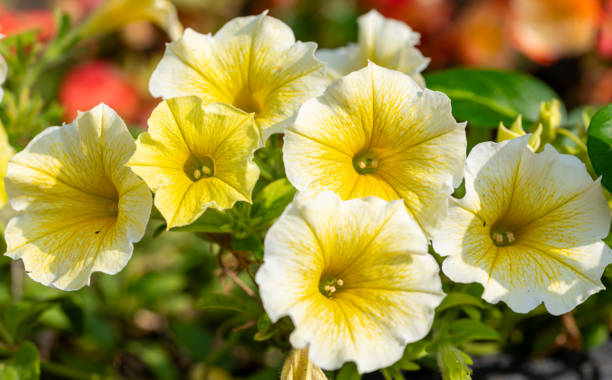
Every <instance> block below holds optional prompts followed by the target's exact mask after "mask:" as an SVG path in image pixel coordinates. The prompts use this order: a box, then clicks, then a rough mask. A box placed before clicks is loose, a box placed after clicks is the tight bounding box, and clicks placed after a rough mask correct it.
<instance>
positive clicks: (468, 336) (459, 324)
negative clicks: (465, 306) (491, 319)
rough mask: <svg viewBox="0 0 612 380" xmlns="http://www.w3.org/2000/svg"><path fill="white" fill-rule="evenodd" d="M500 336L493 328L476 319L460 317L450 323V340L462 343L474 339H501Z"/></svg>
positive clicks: (454, 342) (457, 343) (456, 343)
mask: <svg viewBox="0 0 612 380" xmlns="http://www.w3.org/2000/svg"><path fill="white" fill-rule="evenodd" d="M499 339H500V336H499V333H498V332H497V331H495V330H494V329H493V328H491V327H489V326H487V325H485V324H484V323H482V322H480V321H477V320H474V319H469V318H465V319H459V320H457V321H454V322H453V323H451V324H450V327H449V341H450V342H451V343H453V344H454V345H460V344H462V343H465V342H469V341H473V340H499Z"/></svg>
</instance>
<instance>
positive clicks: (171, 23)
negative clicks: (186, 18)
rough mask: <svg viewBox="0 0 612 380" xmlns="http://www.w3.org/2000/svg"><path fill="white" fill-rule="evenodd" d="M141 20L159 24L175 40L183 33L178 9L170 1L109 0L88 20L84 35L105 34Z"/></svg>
mask: <svg viewBox="0 0 612 380" xmlns="http://www.w3.org/2000/svg"><path fill="white" fill-rule="evenodd" d="M141 20H146V21H151V22H153V23H155V24H157V25H158V26H159V27H160V28H162V29H164V30H165V31H166V32H167V33H168V35H169V36H170V38H171V39H173V40H175V39H177V38H179V37H180V35H181V34H182V33H183V26H182V25H181V22H180V21H179V19H178V15H177V12H176V8H175V7H174V5H173V4H172V2H171V1H170V0H140V1H138V2H134V1H132V0H107V1H105V2H104V3H103V4H102V5H101V6H100V7H99V8H98V9H97V10H96V11H95V12H94V14H93V15H92V16H91V18H89V19H88V20H87V22H86V24H85V25H84V27H83V33H84V34H85V35H96V34H104V33H108V32H111V31H113V30H115V29H117V28H120V27H122V26H124V25H126V24H128V23H131V22H134V21H141Z"/></svg>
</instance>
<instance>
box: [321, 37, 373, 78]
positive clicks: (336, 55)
mask: <svg viewBox="0 0 612 380" xmlns="http://www.w3.org/2000/svg"><path fill="white" fill-rule="evenodd" d="M316 57H317V58H318V59H320V60H321V61H323V62H325V63H327V71H328V76H329V78H330V79H331V80H334V79H338V78H340V77H342V76H344V75H346V74H348V73H351V72H353V71H356V70H359V69H361V68H363V66H364V63H363V58H362V56H361V49H360V48H359V45H357V44H354V43H350V44H348V45H346V46H343V47H340V48H336V49H318V50H317V52H316Z"/></svg>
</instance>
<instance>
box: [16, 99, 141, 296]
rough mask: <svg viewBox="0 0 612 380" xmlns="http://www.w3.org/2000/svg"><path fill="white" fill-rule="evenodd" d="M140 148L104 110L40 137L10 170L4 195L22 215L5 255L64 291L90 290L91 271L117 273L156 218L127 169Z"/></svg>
mask: <svg viewBox="0 0 612 380" xmlns="http://www.w3.org/2000/svg"><path fill="white" fill-rule="evenodd" d="M135 147H136V146H135V144H134V140H133V139H132V136H131V135H130V133H129V132H128V129H127V127H126V126H125V124H124V123H123V121H122V120H121V118H119V116H118V115H117V114H116V113H115V111H113V110H112V109H111V108H109V107H108V106H106V105H104V104H100V105H99V106H97V107H95V108H93V109H92V110H90V111H87V112H84V113H80V114H79V116H77V118H76V119H75V120H74V121H73V122H72V123H71V124H68V125H64V126H62V127H51V128H47V129H46V130H45V131H43V132H42V133H40V134H39V135H38V136H36V137H35V138H34V139H33V140H32V141H31V142H30V143H29V144H28V146H27V147H26V148H25V150H23V151H22V152H19V153H17V154H16V155H15V156H13V158H12V159H11V160H10V162H9V165H8V171H7V174H6V179H5V182H6V191H7V194H8V197H9V200H10V202H11V206H12V207H13V208H14V209H15V210H16V211H18V212H19V213H18V214H17V216H15V217H14V218H12V219H11V220H10V221H9V223H8V226H7V227H6V231H5V238H6V244H7V253H6V255H7V256H9V257H11V258H13V259H22V260H23V263H24V265H25V269H26V271H27V273H28V274H29V275H30V277H32V279H34V280H35V281H38V282H40V283H42V284H44V285H48V286H53V287H56V288H59V289H63V290H75V289H79V288H81V287H83V286H84V285H87V284H88V283H89V279H90V276H91V273H92V272H98V271H99V272H104V273H109V274H114V273H117V272H119V271H120V270H121V269H122V268H123V267H124V266H125V265H126V264H127V262H128V260H129V259H130V256H131V254H132V250H133V246H132V243H133V242H136V241H138V240H140V239H141V238H142V236H143V234H144V231H145V227H146V225H147V222H148V220H149V214H150V212H151V193H150V191H149V189H148V188H147V186H146V184H145V183H144V182H142V181H141V180H140V179H139V178H138V177H137V176H136V175H135V174H134V173H132V171H131V170H130V169H128V168H127V167H125V163H126V162H127V160H128V158H129V157H130V156H131V155H132V153H133V152H134V149H135Z"/></svg>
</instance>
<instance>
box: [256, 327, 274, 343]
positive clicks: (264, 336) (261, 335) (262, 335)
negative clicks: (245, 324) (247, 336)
mask: <svg viewBox="0 0 612 380" xmlns="http://www.w3.org/2000/svg"><path fill="white" fill-rule="evenodd" d="M274 334H276V330H275V329H270V330H267V331H257V332H256V333H255V335H253V340H255V341H256V342H263V341H266V340H268V339H270V338H272V337H273V336H274Z"/></svg>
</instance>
